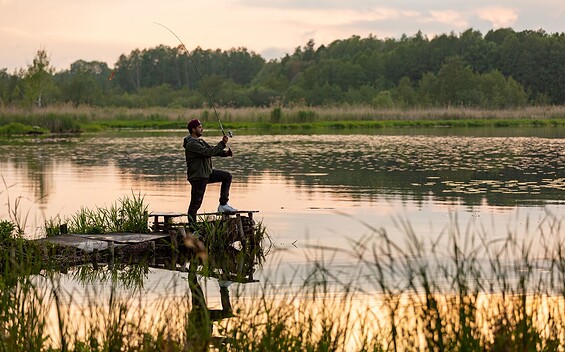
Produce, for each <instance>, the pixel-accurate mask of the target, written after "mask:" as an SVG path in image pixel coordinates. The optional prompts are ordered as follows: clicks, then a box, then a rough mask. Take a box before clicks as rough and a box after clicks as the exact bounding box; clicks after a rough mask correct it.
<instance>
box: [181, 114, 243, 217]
mask: <svg viewBox="0 0 565 352" xmlns="http://www.w3.org/2000/svg"><path fill="white" fill-rule="evenodd" d="M187 129H188V133H189V135H188V136H186V137H184V141H183V146H184V155H185V158H186V173H187V178H188V182H190V185H191V186H192V189H191V192H190V205H189V206H188V222H189V224H190V223H193V222H195V221H196V213H197V212H198V209H200V206H201V205H202V200H203V199H204V193H205V192H206V185H207V184H208V183H215V182H221V183H222V186H221V189H220V205H219V206H218V212H219V213H222V212H236V211H237V209H235V208H233V207H231V206H230V205H229V204H228V200H229V195H230V186H231V179H232V176H231V174H230V173H229V172H227V171H222V170H215V169H213V168H212V157H213V156H220V157H226V156H233V153H232V151H231V149H228V150H227V151H226V150H224V149H225V148H226V146H227V142H228V137H227V136H224V137H223V138H222V140H221V141H220V143H218V144H217V145H216V146H215V147H211V146H210V145H208V143H206V142H205V141H204V140H203V139H202V138H200V137H202V132H203V131H204V128H203V127H202V124H201V123H200V121H199V120H198V119H194V120H191V121H190V122H189V123H188V125H187Z"/></svg>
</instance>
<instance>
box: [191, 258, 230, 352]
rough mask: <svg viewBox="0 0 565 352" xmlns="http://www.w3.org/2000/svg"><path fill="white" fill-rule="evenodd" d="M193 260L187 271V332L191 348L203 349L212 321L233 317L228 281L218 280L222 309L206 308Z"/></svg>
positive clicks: (210, 334) (209, 334) (207, 340)
mask: <svg viewBox="0 0 565 352" xmlns="http://www.w3.org/2000/svg"><path fill="white" fill-rule="evenodd" d="M195 264H196V263H195V262H192V263H191V265H190V269H189V273H188V285H189V287H190V292H191V296H192V307H191V310H190V313H189V315H188V323H189V329H188V332H189V333H192V335H190V336H189V339H190V340H191V342H192V346H191V347H192V348H191V349H192V350H200V349H201V350H203V351H205V350H206V349H205V346H207V345H208V343H209V342H210V341H211V340H212V322H213V321H216V320H221V319H224V318H230V317H233V316H234V315H233V311H232V306H231V302H230V296H229V290H228V288H227V286H229V282H227V284H226V283H223V282H220V295H221V302H222V309H221V310H220V309H208V306H207V305H206V299H205V298H204V292H203V291H202V287H201V286H200V283H199V282H198V278H197V276H196V268H195V266H196V265H195Z"/></svg>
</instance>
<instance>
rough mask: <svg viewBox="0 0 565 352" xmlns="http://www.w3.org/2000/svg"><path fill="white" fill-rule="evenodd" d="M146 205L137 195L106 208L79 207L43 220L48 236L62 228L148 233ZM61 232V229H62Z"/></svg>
mask: <svg viewBox="0 0 565 352" xmlns="http://www.w3.org/2000/svg"><path fill="white" fill-rule="evenodd" d="M148 207H149V206H148V205H147V204H146V203H144V198H143V197H142V196H141V195H140V194H137V195H136V194H132V196H131V197H127V196H125V197H123V198H120V199H118V201H117V202H116V203H115V204H112V205H111V206H110V207H107V208H100V207H97V208H96V209H89V208H84V207H83V208H81V209H80V210H79V211H77V212H76V213H75V214H73V215H71V216H70V217H69V218H65V219H61V218H60V217H55V218H52V219H49V220H47V221H46V222H45V233H46V235H47V236H48V237H49V236H56V235H59V234H61V232H62V231H61V230H62V229H65V228H66V230H64V231H68V232H69V233H76V234H102V233H110V232H132V233H148V232H149V227H148V224H147V222H148V220H149V215H148ZM64 231H63V232H64Z"/></svg>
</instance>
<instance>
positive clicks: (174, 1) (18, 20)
mask: <svg viewBox="0 0 565 352" xmlns="http://www.w3.org/2000/svg"><path fill="white" fill-rule="evenodd" d="M564 9H565V5H564V4H563V1H562V0H558V1H557V0H538V1H535V2H533V1H530V0H528V1H526V0H491V1H484V0H478V1H463V0H452V1H439V0H429V1H425V2H424V1H416V0H410V1H408V0H398V1H374V0H357V1H353V2H345V1H335V0H209V1H192V0H154V1H150V0H96V1H94V0H0V53H1V55H0V69H3V68H6V69H7V70H8V72H9V73H12V72H13V71H14V70H15V69H18V68H26V67H27V65H29V64H30V63H31V62H32V60H33V57H34V56H35V53H36V52H37V50H39V49H44V50H46V51H47V53H48V54H49V56H50V60H51V64H52V65H53V66H55V68H56V69H57V70H61V69H67V68H69V65H70V64H71V63H73V62H74V61H76V60H79V59H82V60H87V61H92V60H98V61H103V62H106V63H107V64H108V65H109V66H110V67H113V66H114V64H115V62H116V61H117V60H118V58H119V56H120V55H121V54H126V55H127V54H129V53H130V52H131V51H132V50H134V49H137V48H139V49H147V48H152V47H155V46H157V45H159V44H164V45H168V46H176V45H178V42H177V40H176V38H174V36H172V35H171V34H170V33H169V32H167V31H166V30H165V29H164V28H162V27H159V26H157V25H155V23H154V22H159V23H162V24H164V25H166V26H167V27H169V28H170V29H171V30H173V31H174V32H175V33H176V34H177V35H178V36H179V37H180V38H181V39H182V40H183V42H184V43H185V44H186V46H187V48H188V49H189V50H192V49H194V48H195V47H197V46H200V47H202V48H203V49H218V48H219V49H222V50H228V49H230V48H233V47H246V48H247V49H248V50H249V51H254V52H256V53H258V54H260V55H261V56H263V57H264V58H266V59H277V58H282V57H283V56H284V55H285V54H286V53H292V52H293V51H294V49H295V48H296V47H298V46H304V45H305V44H306V42H307V41H308V40H309V39H314V41H315V44H316V47H318V46H319V45H322V44H326V45H327V44H329V43H331V42H332V41H334V40H337V39H346V38H349V37H351V36H352V35H359V36H361V37H367V36H368V35H369V34H373V35H375V36H376V37H377V38H380V39H384V38H399V37H400V36H401V35H402V34H407V35H409V36H411V35H413V34H415V33H416V32H417V31H418V30H421V31H422V33H423V34H424V35H427V36H428V37H430V38H432V37H433V36H434V35H435V34H441V33H450V32H452V31H453V32H454V33H456V34H459V33H461V32H462V31H464V30H466V29H468V28H474V29H477V30H479V31H481V32H482V33H483V34H486V32H488V31H489V30H490V29H493V28H500V27H512V28H514V29H515V30H525V29H532V30H538V29H540V28H542V29H544V30H546V31H547V32H549V33H553V32H563V31H565V11H564Z"/></svg>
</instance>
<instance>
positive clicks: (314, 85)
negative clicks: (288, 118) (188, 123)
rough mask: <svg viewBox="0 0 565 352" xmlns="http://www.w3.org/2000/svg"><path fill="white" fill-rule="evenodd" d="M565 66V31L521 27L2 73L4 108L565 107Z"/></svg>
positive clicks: (156, 52)
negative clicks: (266, 55)
mask: <svg viewBox="0 0 565 352" xmlns="http://www.w3.org/2000/svg"><path fill="white" fill-rule="evenodd" d="M563 62H565V34H563V33H560V34H559V33H555V34H548V33H546V32H544V31H543V30H537V31H527V30H526V31H521V32H516V31H514V30H513V29H511V28H502V29H497V30H491V31H489V32H488V33H487V34H486V35H485V36H484V37H483V35H482V34H481V33H480V32H479V31H477V30H474V29H468V30H466V31H464V32H462V33H460V34H459V35H456V34H455V33H453V32H452V33H448V34H441V35H438V36H435V37H433V38H427V37H426V36H424V35H423V34H422V33H421V32H418V33H416V34H415V35H413V36H407V35H403V36H402V37H401V38H400V39H391V38H388V39H384V40H381V39H378V38H377V37H375V36H373V35H370V36H368V37H367V38H361V37H359V36H352V37H350V38H348V39H340V40H336V41H334V42H332V43H330V44H328V45H322V46H319V47H318V48H316V45H315V43H314V41H313V40H308V41H307V43H306V44H305V45H304V46H299V47H297V48H296V49H295V50H294V52H292V53H290V54H286V55H285V56H284V57H282V58H281V59H277V60H272V61H269V62H266V61H265V60H264V59H263V58H262V57H261V56H260V55H257V54H255V53H254V52H249V51H248V50H247V49H246V48H232V49H230V50H227V51H222V50H219V49H217V50H205V49H202V48H200V47H197V48H195V49H193V50H191V51H188V50H187V49H185V48H184V47H182V46H181V47H172V48H171V47H167V46H164V45H159V46H157V47H154V48H149V49H135V50H132V51H131V52H130V53H129V54H123V55H120V57H119V58H118V60H117V61H116V62H115V64H114V67H113V69H111V68H109V67H108V65H107V64H105V63H101V62H97V61H92V62H86V61H83V60H78V61H76V62H74V63H73V64H72V65H71V67H70V68H69V69H68V70H64V71H62V72H58V73H56V74H54V72H53V69H52V68H51V67H50V65H49V60H48V58H47V53H46V52H45V51H44V50H40V51H39V52H38V54H37V57H36V58H35V60H34V63H33V65H30V66H29V67H28V68H27V70H20V71H19V72H18V73H17V74H15V75H9V74H8V73H7V72H6V70H5V69H4V70H0V104H20V103H23V104H32V103H35V104H38V105H44V104H45V103H46V102H47V103H49V102H51V101H53V102H72V103H73V104H77V105H78V104H90V105H124V106H136V107H147V106H156V105H157V106H178V107H203V106H210V104H211V103H210V101H209V97H208V94H210V96H211V97H212V103H213V104H216V105H219V106H238V107H239V106H269V105H275V106H280V105H281V104H288V105H299V104H302V105H303V104H306V105H334V104H374V105H377V106H383V107H387V106H390V105H391V104H392V106H394V107H402V108H404V107H414V106H422V107H425V106H453V105H455V106H457V105H462V106H476V107H480V106H482V107H489V108H504V107H516V106H523V105H525V104H528V103H529V104H565V65H563ZM111 73H112V75H111ZM110 76H112V77H113V79H112V80H110V79H109V77H110ZM203 82H204V83H203ZM206 88H208V92H207V91H206ZM46 94H47V95H48V97H49V99H46V98H45V97H46V96H47V95H46Z"/></svg>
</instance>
